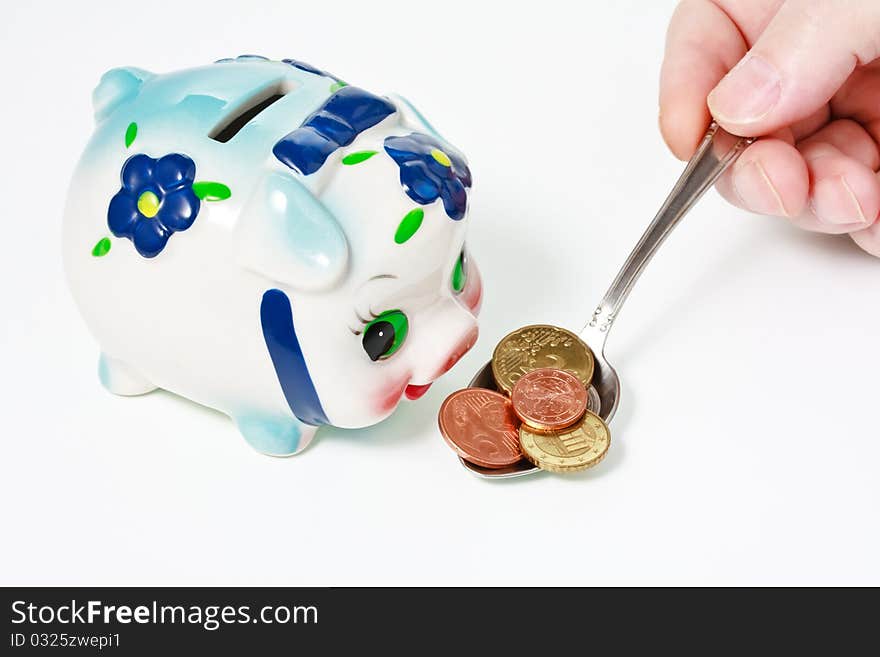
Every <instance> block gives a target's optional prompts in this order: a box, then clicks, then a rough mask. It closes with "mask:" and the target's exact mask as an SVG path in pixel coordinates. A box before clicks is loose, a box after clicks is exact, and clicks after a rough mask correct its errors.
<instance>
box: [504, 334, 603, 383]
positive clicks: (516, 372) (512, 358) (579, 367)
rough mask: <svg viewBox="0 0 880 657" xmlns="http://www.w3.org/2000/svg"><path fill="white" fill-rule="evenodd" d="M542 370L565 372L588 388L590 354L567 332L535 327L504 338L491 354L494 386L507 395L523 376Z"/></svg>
mask: <svg viewBox="0 0 880 657" xmlns="http://www.w3.org/2000/svg"><path fill="white" fill-rule="evenodd" d="M542 367H553V368H556V369H560V370H565V371H566V372H568V373H570V374H573V375H574V376H576V377H577V378H578V380H579V381H580V382H581V383H583V384H584V386H589V385H590V381H591V380H592V379H593V352H592V351H590V348H589V347H588V346H587V345H586V344H584V343H583V342H582V341H581V339H580V338H578V336H576V335H575V334H574V333H572V332H571V331H566V330H565V329H562V328H558V327H556V326H549V325H546V324H536V325H534V326H524V327H522V328H520V329H517V330H516V331H514V332H513V333H510V334H508V335H506V336H505V337H504V338H502V339H501V342H499V343H498V346H496V347H495V353H493V354H492V374H493V375H494V376H495V383H496V384H497V385H498V387H499V388H500V389H501V390H503V391H504V392H506V393H507V394H510V392H511V391H512V390H513V386H514V385H515V384H516V382H517V381H518V380H519V378H520V377H521V376H522V375H523V374H526V373H527V372H531V371H532V370H536V369H539V368H542Z"/></svg>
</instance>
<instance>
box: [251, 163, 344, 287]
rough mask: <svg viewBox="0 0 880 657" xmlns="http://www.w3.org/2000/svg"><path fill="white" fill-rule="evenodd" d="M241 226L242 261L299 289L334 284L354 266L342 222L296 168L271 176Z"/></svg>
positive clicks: (258, 191)
mask: <svg viewBox="0 0 880 657" xmlns="http://www.w3.org/2000/svg"><path fill="white" fill-rule="evenodd" d="M237 230H238V243H239V248H240V250H239V261H240V263H241V265H242V266H243V267H245V268H246V269H250V270H251V271H254V272H257V273H259V274H262V275H264V276H267V277H268V278H270V279H272V280H273V281H278V282H281V283H284V284H286V285H289V286H290V287H293V288H294V289H298V290H325V289H328V288H330V287H332V286H333V285H334V284H336V283H337V282H338V281H339V280H340V279H341V278H342V276H343V274H344V273H345V271H346V269H347V267H348V241H347V240H346V238H345V234H344V233H343V232H342V228H341V227H340V226H339V223H338V222H337V221H336V218H335V217H334V216H333V215H332V214H331V213H330V212H329V211H328V210H327V208H326V207H324V205H323V204H322V203H321V201H319V200H318V199H317V198H315V196H314V195H313V194H312V192H311V190H309V189H308V188H307V187H305V186H304V185H303V184H302V183H300V181H299V180H297V179H296V178H295V177H294V176H293V174H288V173H280V172H273V173H270V174H268V175H267V176H265V177H264V178H263V180H261V181H260V183H259V184H258V185H257V189H256V191H255V192H254V194H253V196H252V197H251V198H250V200H249V201H248V202H247V205H246V206H245V208H244V210H242V216H241V221H240V224H239V227H238V229H237Z"/></svg>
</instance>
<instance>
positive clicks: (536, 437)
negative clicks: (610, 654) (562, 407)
mask: <svg viewBox="0 0 880 657" xmlns="http://www.w3.org/2000/svg"><path fill="white" fill-rule="evenodd" d="M519 441H520V445H521V446H522V451H523V454H525V457H526V458H527V459H528V460H529V461H531V462H532V463H534V464H535V465H537V466H538V467H539V468H541V469H542V470H549V471H551V472H575V471H576V470H585V469H587V468H590V467H592V466H594V465H596V464H597V463H599V461H601V460H602V459H603V458H605V454H606V453H607V452H608V447H609V446H610V445H611V433H610V432H609V431H608V427H607V426H605V423H604V422H603V421H602V419H601V418H600V417H599V416H598V415H595V414H593V413H591V412H590V411H587V412H586V413H585V414H584V417H583V419H582V420H581V421H580V422H579V423H578V424H577V425H575V426H573V427H570V428H568V429H563V430H562V431H555V432H552V433H540V432H537V431H534V430H532V429H530V428H529V427H527V426H526V425H525V424H523V425H521V426H520V428H519Z"/></svg>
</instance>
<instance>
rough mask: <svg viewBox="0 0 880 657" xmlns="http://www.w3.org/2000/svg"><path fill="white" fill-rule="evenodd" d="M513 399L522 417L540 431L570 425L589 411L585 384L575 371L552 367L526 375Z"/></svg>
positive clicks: (521, 378) (530, 425)
mask: <svg viewBox="0 0 880 657" xmlns="http://www.w3.org/2000/svg"><path fill="white" fill-rule="evenodd" d="M510 398H511V401H512V402H513V409H514V411H515V412H516V414H517V415H518V416H519V419H521V420H522V421H523V422H524V423H525V424H527V425H529V427H531V428H533V429H537V430H539V431H559V430H560V429H564V428H566V427H570V426H571V425H572V424H574V423H575V422H577V421H578V420H580V419H581V417H583V415H584V412H585V411H586V410H587V389H586V388H585V387H584V384H583V383H581V382H580V380H579V379H578V378H577V377H576V376H574V375H573V374H569V373H568V372H566V371H564V370H557V369H555V368H552V367H542V368H541V369H537V370H532V371H531V372H527V373H525V374H523V375H522V376H521V377H520V379H519V380H518V381H517V382H516V385H514V386H513V392H512V393H511V395H510Z"/></svg>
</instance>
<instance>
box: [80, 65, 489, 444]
mask: <svg viewBox="0 0 880 657" xmlns="http://www.w3.org/2000/svg"><path fill="white" fill-rule="evenodd" d="M93 102H94V108H95V118H96V122H97V128H96V131H95V134H94V136H93V137H92V139H91V141H90V142H89V144H88V146H87V148H86V151H85V153H84V154H83V156H82V159H81V161H80V163H79V165H78V167H77V170H76V172H75V175H74V178H73V181H72V185H71V188H70V193H69V197H68V203H67V208H66V216H65V219H64V239H63V250H64V260H65V270H66V274H67V277H68V279H69V283H70V287H71V289H72V291H73V294H74V297H75V298H76V301H77V304H78V305H79V307H80V309H81V311H82V314H83V315H84V317H85V319H86V322H87V323H88V326H89V328H90V329H91V331H92V332H93V334H94V335H95V337H96V338H97V340H98V342H99V344H100V348H101V352H102V353H101V357H100V361H99V367H98V371H99V376H100V380H101V382H102V383H103V384H104V386H106V387H107V388H108V389H109V390H110V391H112V392H114V393H117V394H121V395H138V394H142V393H146V392H149V391H151V390H153V389H155V388H164V389H166V390H170V391H172V392H175V393H177V394H179V395H182V396H184V397H187V398H189V399H191V400H194V401H196V402H198V403H200V404H204V405H206V406H210V407H212V408H215V409H218V410H220V411H222V412H224V413H226V414H228V415H229V416H231V417H232V419H233V420H234V422H235V424H236V425H237V427H238V429H239V430H240V431H241V433H242V434H243V435H244V437H245V439H246V440H247V441H248V442H249V443H250V444H251V445H252V446H253V447H254V448H256V449H257V450H259V451H260V452H263V453H265V454H271V455H289V454H294V453H296V452H298V451H300V450H301V449H303V448H304V447H305V446H306V445H307V444H308V443H309V441H310V440H311V439H312V437H313V436H314V433H315V431H316V429H317V428H318V427H320V426H321V425H325V424H329V425H334V426H338V427H347V428H356V427H363V426H367V425H370V424H373V423H375V422H377V421H379V420H381V419H383V418H385V417H386V416H388V415H389V414H390V413H391V412H392V411H393V410H394V409H395V408H396V407H397V405H398V403H399V402H400V401H401V399H402V398H403V397H407V398H409V399H416V398H418V397H419V396H420V395H421V394H422V393H423V392H424V391H425V390H426V389H427V387H428V386H429V385H430V384H431V382H432V381H434V380H435V379H436V378H437V377H439V376H440V375H442V374H444V373H445V372H446V371H447V370H449V369H450V368H451V367H452V366H453V365H454V364H455V362H456V361H457V360H458V359H459V358H460V357H461V356H462V355H463V354H464V353H465V352H466V351H467V350H468V349H469V348H470V347H471V346H472V345H473V344H474V342H475V340H476V336H477V324H476V319H475V316H476V313H477V311H478V307H479V305H480V299H481V294H482V285H481V282H480V277H479V274H478V272H477V268H476V266H475V264H474V262H473V260H472V259H471V258H470V257H469V255H468V253H467V250H466V249H465V246H464V239H465V229H466V226H467V210H468V196H469V193H470V187H471V174H470V170H469V169H468V166H467V164H466V162H465V159H464V157H463V156H462V155H461V154H460V153H459V152H458V151H456V150H455V149H454V148H452V147H451V146H450V145H449V144H448V143H447V142H445V141H443V139H441V138H440V137H439V136H438V135H437V133H436V132H435V131H434V130H433V129H432V128H431V126H430V125H429V124H428V123H426V122H425V120H424V119H423V118H422V117H421V115H420V114H419V113H418V112H417V111H416V110H415V109H414V108H413V107H412V106H411V105H410V104H409V103H408V102H407V101H405V100H403V99H402V98H399V97H396V96H395V97H382V96H377V95H373V94H371V93H369V92H367V91H364V90H362V89H359V88H357V87H354V86H348V85H347V84H346V83H344V82H342V81H341V80H339V79H338V78H335V77H333V76H332V75H330V74H328V73H325V72H323V71H319V70H317V69H315V68H313V67H311V66H309V65H306V64H303V63H301V62H297V61H294V60H283V61H269V60H266V59H264V58H262V57H256V56H242V57H238V58H236V59H229V60H221V61H219V62H216V63H215V64H212V65H210V66H205V67H201V68H195V69H191V70H185V71H181V72H177V73H170V74H167V75H155V74H152V73H148V72H146V71H143V70H140V69H134V68H121V69H114V70H111V71H110V72H108V73H107V74H105V75H104V76H103V78H102V79H101V82H100V84H99V85H98V87H97V89H95V92H94V95H93Z"/></svg>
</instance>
